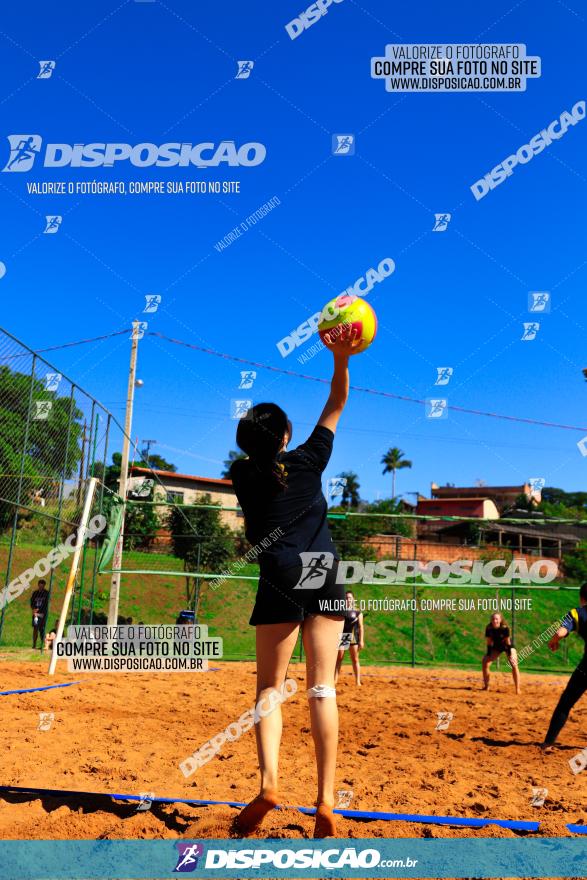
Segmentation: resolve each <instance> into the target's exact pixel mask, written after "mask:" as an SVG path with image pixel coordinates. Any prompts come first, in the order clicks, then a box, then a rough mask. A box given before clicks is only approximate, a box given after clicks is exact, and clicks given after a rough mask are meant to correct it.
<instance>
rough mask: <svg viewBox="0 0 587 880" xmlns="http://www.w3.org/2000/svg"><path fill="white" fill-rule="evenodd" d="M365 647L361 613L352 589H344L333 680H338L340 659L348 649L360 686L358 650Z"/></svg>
mask: <svg viewBox="0 0 587 880" xmlns="http://www.w3.org/2000/svg"><path fill="white" fill-rule="evenodd" d="M364 647H365V628H364V624H363V614H362V612H361V611H358V610H357V607H356V601H355V597H354V594H353V592H352V590H347V591H346V611H345V613H344V624H343V628H342V635H341V637H340V645H339V646H338V657H337V658H336V671H335V673H334V681H335V682H338V676H339V675H340V669H341V666H342V661H343V659H344V653H345V651H348V652H349V654H350V657H351V663H352V664H353V672H354V674H355V682H356V684H357V687H361V664H360V662H359V651H362V650H363V648H364Z"/></svg>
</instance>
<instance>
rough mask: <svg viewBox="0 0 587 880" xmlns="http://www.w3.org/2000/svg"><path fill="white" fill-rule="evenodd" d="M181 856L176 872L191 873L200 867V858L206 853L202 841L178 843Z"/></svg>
mask: <svg viewBox="0 0 587 880" xmlns="http://www.w3.org/2000/svg"><path fill="white" fill-rule="evenodd" d="M175 845H176V847H177V849H178V851H179V856H178V857H177V864H176V866H175V868H174V869H173V873H174V874H189V873H191V872H192V871H195V870H196V868H197V867H198V859H199V858H200V856H201V855H203V853H204V847H203V846H202V844H201V843H176V844H175Z"/></svg>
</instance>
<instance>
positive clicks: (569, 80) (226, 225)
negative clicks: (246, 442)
mask: <svg viewBox="0 0 587 880" xmlns="http://www.w3.org/2000/svg"><path fill="white" fill-rule="evenodd" d="M304 5H305V3H304V2H297V0H296V2H293V0H287V2H284V3H282V4H267V3H259V4H243V3H240V2H238V3H237V2H233V0H227V2H224V3H222V4H194V3H189V2H186V0H169V2H167V0H166V2H154V3H137V2H124V3H121V4H119V3H118V2H112V3H98V2H93V3H92V2H90V3H84V4H79V3H76V4H73V3H59V4H46V3H44V2H37V0H35V2H29V3H27V4H10V8H7V9H5V10H4V13H3V24H2V35H1V36H0V45H1V46H2V56H3V64H2V74H1V78H2V84H1V91H0V103H1V109H2V114H1V118H2V125H1V128H2V131H0V144H1V145H2V146H1V148H0V149H2V150H3V151H4V152H3V153H2V156H0V158H1V159H2V164H3V165H4V164H5V161H6V159H7V158H8V149H7V146H8V142H7V140H6V136H7V135H8V134H13V133H23V132H24V133H38V134H40V135H42V137H43V139H44V142H52V143H61V142H63V143H89V142H94V141H95V142H126V143H131V144H136V143H140V142H143V141H145V142H150V143H155V144H161V143H165V142H167V141H181V142H193V143H198V142H201V141H208V140H210V141H219V140H221V139H229V140H230V139H234V140H236V141H237V142H239V143H240V142H244V141H259V142H261V143H263V144H265V145H266V147H267V158H266V159H265V161H264V163H263V164H262V165H260V166H259V167H257V168H250V169H238V168H237V169H224V170H223V169H208V170H198V169H196V168H194V167H191V168H189V169H180V168H172V169H156V168H145V169H137V168H133V167H132V166H130V165H129V164H128V163H124V164H120V166H119V167H115V168H114V169H104V168H99V169H71V168H65V169H43V168H42V167H35V168H33V169H32V170H31V171H30V172H28V173H22V174H0V185H1V193H2V200H3V206H4V210H3V212H2V219H3V230H2V244H1V253H0V259H1V260H3V261H4V262H5V264H6V266H7V273H6V275H5V277H4V278H2V279H1V280H0V294H1V297H2V300H1V301H2V324H3V325H4V326H5V327H6V328H7V329H9V330H10V331H11V332H13V333H14V334H16V335H17V336H18V337H20V338H21V339H22V340H23V341H25V342H26V343H27V344H29V345H30V346H31V347H33V348H44V347H47V346H50V345H58V344H60V343H63V342H70V341H73V340H77V339H81V338H83V337H90V336H96V335H99V334H103V333H109V332H111V331H114V330H118V329H120V328H122V327H124V326H127V325H129V324H130V321H131V320H132V319H133V318H137V317H138V318H141V317H143V318H144V317H145V316H142V315H141V311H142V309H143V306H144V296H145V294H148V293H158V294H160V295H161V296H162V297H163V301H162V305H161V307H160V309H159V311H158V313H157V314H156V315H152V316H146V318H147V320H149V324H150V329H152V330H157V331H160V332H162V333H165V334H168V335H170V336H173V337H177V338H179V339H183V340H186V341H189V342H193V343H196V344H200V345H205V346H209V347H212V348H215V349H217V350H220V351H223V352H227V353H229V354H234V355H238V356H241V357H245V358H250V359H253V360H258V361H262V362H265V363H268V364H271V365H274V366H280V367H282V366H283V367H286V368H288V369H293V370H299V371H302V372H307V373H310V374H312V375H316V376H328V375H329V371H330V357H329V355H328V354H327V353H325V352H322V353H321V354H319V355H318V356H316V357H315V358H314V359H313V360H311V361H310V363H309V364H306V365H305V366H303V367H302V366H300V364H298V363H297V362H296V355H295V354H294V355H291V356H290V357H289V358H287V359H285V360H283V359H282V358H281V356H280V354H279V352H278V351H277V348H276V342H277V341H278V340H279V339H281V338H282V337H283V336H285V335H286V334H287V333H288V332H289V331H290V330H291V329H292V328H294V327H296V326H297V325H298V324H300V323H301V322H302V321H303V320H305V319H306V318H307V317H308V316H309V315H310V314H312V313H313V312H315V311H317V310H318V309H320V308H321V307H322V305H323V304H324V303H325V302H326V301H327V300H328V299H330V298H331V297H332V296H334V295H335V294H336V293H338V292H339V291H341V290H343V289H344V288H345V287H347V286H348V285H349V284H351V283H352V282H354V281H355V280H356V279H357V278H358V277H359V276H360V275H362V274H363V273H364V271H365V270H366V269H367V268H369V267H371V266H373V265H377V263H378V262H379V260H380V259H382V258H383V257H386V256H388V257H392V258H393V259H394V260H395V262H396V267H397V268H396V271H395V273H394V275H393V276H392V277H390V278H388V279H387V280H386V281H385V282H384V283H383V284H381V285H379V286H376V288H375V289H374V291H373V292H372V294H371V296H370V302H371V303H372V305H373V306H374V308H375V309H376V311H377V315H378V318H379V334H378V337H377V339H376V341H375V343H374V344H373V346H372V347H371V349H370V350H369V352H367V353H365V354H363V355H360V356H357V357H356V358H353V360H352V381H353V382H355V383H356V384H358V385H361V386H367V387H371V388H376V389H381V390H384V391H389V392H393V393H397V394H403V395H408V396H412V397H416V398H428V397H435V396H439V397H442V396H447V397H448V399H449V403H450V404H454V405H457V406H463V407H469V408H473V409H478V410H490V411H494V412H499V413H504V414H507V415H517V416H526V417H529V418H535V419H540V420H547V421H554V422H562V423H565V424H571V425H579V426H581V425H584V426H587V414H586V412H585V401H586V399H587V397H586V395H587V386H586V385H585V382H584V380H583V378H582V376H581V368H582V367H584V366H587V354H586V352H585V332H586V327H587V315H586V309H585V283H586V279H587V262H586V261H585V197H586V194H587V170H586V163H585V158H584V157H585V146H586V142H587V121H584V122H580V123H579V124H577V125H576V126H575V127H572V128H570V129H569V131H568V133H567V134H566V135H565V137H564V138H562V139H561V140H560V141H557V142H556V143H553V145H552V146H551V147H549V148H548V149H546V150H545V151H544V152H543V153H541V154H540V155H537V156H536V157H535V158H534V159H533V160H532V161H531V162H529V163H528V164H527V165H524V166H520V167H518V168H517V169H516V170H515V173H514V175H513V176H512V177H511V178H509V179H508V180H506V182H505V183H503V184H502V185H501V186H499V187H497V188H496V189H495V190H494V191H492V192H490V193H489V194H488V195H487V197H486V198H484V199H483V200H481V201H480V202H476V201H475V199H474V198H473V196H472V194H471V192H470V189H469V187H470V185H471V184H472V183H474V182H475V181H476V180H477V179H478V178H480V177H482V176H483V175H484V174H485V173H486V172H488V171H489V170H490V169H491V168H493V167H494V166H495V165H497V164H498V163H499V162H501V161H502V160H503V159H505V158H506V157H507V156H508V155H509V154H510V153H514V152H515V151H516V150H517V149H518V148H519V147H520V146H522V145H523V144H525V143H527V142H528V140H529V139H530V137H532V135H534V134H535V133H536V132H538V131H539V130H540V129H542V128H544V127H545V126H546V125H548V123H550V122H551V121H552V120H553V119H555V118H556V117H558V116H560V114H561V113H562V111H563V110H570V108H571V107H572V106H573V105H574V104H575V103H576V102H577V101H579V100H581V99H585V98H587V88H586V87H585V78H584V72H583V68H584V57H585V36H586V34H585V31H586V23H587V22H586V18H587V13H585V10H584V9H583V8H582V7H581V5H580V4H578V3H577V2H574V0H570V5H568V4H567V3H562V2H554V0H544V2H540V3H538V2H520V3H512V0H498V2H496V3H493V4H491V5H490V6H489V7H487V6H486V5H474V4H470V3H464V2H460V3H452V4H449V5H448V6H447V5H446V4H438V3H433V2H431V0H427V2H416V3H412V4H400V5H392V4H389V3H386V2H382V0H360V2H354V0H344V2H342V3H339V4H333V5H332V6H330V7H329V9H328V13H327V15H325V16H324V17H323V18H322V19H321V20H320V21H318V22H317V23H316V24H315V25H314V26H313V27H311V28H310V29H309V30H307V31H306V32H304V33H303V34H302V35H301V36H300V37H299V38H298V39H296V40H294V41H292V40H290V38H289V37H288V35H287V33H286V31H285V28H284V25H285V24H286V23H287V22H288V21H289V20H290V19H292V18H294V16H296V15H297V14H298V13H299V12H300V11H301V9H302V7H303V6H304ZM572 7H573V8H572ZM482 41H485V42H497V43H498V42H521V43H526V45H527V49H528V54H530V55H539V56H541V58H542V71H543V72H542V77H541V78H540V79H534V80H529V81H528V83H527V90H526V92H524V93H520V94H444V95H443V94H438V93H431V94H405V95H398V94H390V93H388V92H386V91H385V88H384V84H383V82H381V81H379V80H372V79H371V78H370V58H371V57H372V56H374V55H382V54H384V47H385V44H386V43H388V42H404V43H415V42H428V43H437V42H472V43H473V42H482ZM40 59H56V60H57V67H56V69H55V72H54V74H53V76H52V77H51V79H47V80H37V79H36V75H37V72H38V64H37V61H38V60H40ZM245 59H251V60H254V61H255V67H254V70H253V73H252V75H251V76H250V78H249V79H247V80H237V79H235V78H234V77H235V73H236V61H237V60H245ZM332 133H354V134H355V135H356V155H354V156H349V157H332V156H331V154H330V149H331V135H332ZM92 179H96V180H127V181H129V180H142V181H147V180H164V181H167V180H185V179H193V180H208V179H210V180H224V179H236V180H240V181H241V194H240V195H225V196H213V195H208V196H203V195H201V196H196V195H190V196H186V195H184V196H181V195H162V196H151V197H149V196H131V195H127V196H106V195H94V196H75V195H73V196H70V195H66V196H35V195H29V194H27V192H26V183H27V181H33V180H37V181H43V180H65V181H78V180H92ZM275 195H277V196H278V197H279V199H280V200H281V205H280V206H279V207H277V208H276V209H275V210H274V211H273V212H271V214H269V215H268V216H267V217H266V218H265V219H264V220H262V221H261V222H260V223H259V224H258V225H257V226H256V227H255V228H254V229H252V230H251V231H249V232H248V233H247V234H246V235H244V236H243V237H242V238H240V239H239V240H238V241H236V242H235V243H234V244H232V245H231V246H230V247H229V248H228V249H226V250H225V251H223V252H221V253H218V252H217V251H216V250H215V249H214V247H213V245H214V243H215V242H216V241H217V240H218V239H220V238H222V237H223V236H224V235H225V234H226V233H228V232H229V231H230V230H231V229H232V228H233V227H234V226H235V225H237V223H239V222H241V221H243V220H244V219H245V218H246V217H247V216H248V215H249V214H250V213H251V212H252V211H254V210H255V209H257V208H258V207H259V206H260V205H261V204H263V203H264V202H265V201H267V200H268V199H269V198H271V197H272V196H275ZM443 211H450V212H452V215H453V216H452V221H451V223H450V226H449V229H448V230H447V231H446V232H444V233H432V231H431V230H432V227H433V223H434V213H435V212H443ZM53 213H55V214H62V215H63V217H64V220H63V225H62V227H61V229H60V231H59V232H58V233H57V234H56V235H43V234H39V233H41V232H42V230H43V227H44V215H45V214H53ZM531 290H548V291H551V292H552V311H551V313H550V314H549V315H545V316H543V317H542V318H540V321H541V325H542V326H541V330H540V332H539V335H538V337H537V338H536V340H534V341H532V342H522V341H521V340H520V337H521V335H522V323H523V322H524V321H528V320H530V319H531V317H532V316H531V315H529V314H528V311H527V296H528V292H529V291H531ZM129 345H130V343H129V342H128V340H127V339H126V338H125V337H117V338H116V339H113V340H109V341H105V342H101V343H98V344H93V345H92V346H87V347H82V348H74V349H69V350H65V351H61V352H56V353H55V354H53V355H51V359H52V360H53V362H54V363H55V365H56V366H57V367H58V368H60V369H62V370H63V371H64V372H67V373H68V374H70V375H71V376H72V377H73V378H74V379H75V380H76V381H77V382H78V383H79V384H80V385H82V386H83V387H85V388H87V389H88V390H89V391H90V392H91V393H92V394H94V395H95V396H96V397H98V398H99V399H100V400H102V401H103V402H104V403H105V404H106V405H108V406H109V407H110V408H111V409H112V411H113V412H114V413H115V414H116V415H117V416H119V417H120V418H122V416H123V409H124V406H123V401H124V397H125V389H126V374H127V363H128V352H129ZM306 347H307V346H302V347H301V348H300V349H299V350H298V352H297V353H298V354H299V353H300V352H302V351H304V350H305V348H306ZM437 366H453V367H454V376H453V378H452V380H451V383H450V385H449V386H448V387H447V388H446V389H445V391H446V395H445V394H444V393H443V390H442V389H439V388H435V387H434V380H435V377H436V367H437ZM139 376H140V377H141V378H142V379H143V380H144V386H143V387H142V388H141V389H140V390H139V391H138V392H137V398H136V412H135V423H134V429H133V435H135V436H139V437H141V438H153V439H156V440H157V441H158V445H156V446H154V447H153V451H156V452H159V453H160V454H162V455H164V456H165V457H166V458H168V459H170V460H171V461H173V462H175V463H176V464H177V466H178V467H179V469H180V470H182V471H187V472H191V473H199V474H202V475H205V476H218V475H219V472H220V468H221V465H220V462H221V461H222V459H224V458H225V456H226V453H227V451H228V449H230V448H231V447H234V440H233V435H234V429H235V422H234V421H232V420H231V419H230V400H231V398H239V397H243V396H247V395H246V394H243V392H240V391H239V390H238V387H237V386H238V381H239V378H240V376H239V367H238V366H237V365H236V364H231V363H230V362H227V361H222V360H219V359H215V358H212V357H209V356H207V355H204V354H201V353H197V352H191V351H188V350H185V349H181V348H178V347H174V346H170V345H169V344H168V343H164V342H161V341H160V340H156V339H153V338H146V339H145V340H143V341H142V342H141V343H140V350H139ZM252 394H253V398H254V399H255V400H257V401H258V400H262V399H274V400H276V401H277V402H279V403H280V404H281V405H283V406H284V407H285V408H286V409H287V410H288V412H289V413H290V415H291V418H292V420H293V422H294V428H295V439H296V440H298V441H299V440H302V439H304V437H305V435H306V434H307V433H308V432H309V430H310V429H311V426H312V424H313V422H314V420H315V419H316V418H317V416H318V414H319V412H320V409H321V406H322V403H323V400H324V397H325V394H326V389H325V388H324V387H322V386H319V385H314V384H312V383H308V382H304V381H302V380H299V379H295V378H291V377H287V376H276V375H275V374H271V373H265V372H262V371H259V373H258V378H257V381H256V384H255V387H254V389H253V393H252ZM583 434H587V428H586V430H585V431H582V432H581V431H579V432H573V431H564V430H556V429H551V428H542V427H533V426H529V425H523V424H517V423H510V422H506V421H496V420H493V419H489V418H482V417H475V416H470V415H461V414H459V413H455V412H451V413H450V415H449V418H448V419H446V420H442V421H434V420H430V419H427V418H426V417H425V412H424V408H423V407H421V406H417V405H415V404H411V403H404V402H401V401H395V400H387V399H383V398H377V397H371V396H367V395H362V394H358V393H357V394H354V395H353V396H352V398H351V400H350V402H349V406H348V411H347V412H346V413H345V415H344V419H343V421H342V423H341V427H340V433H339V436H338V437H337V442H336V445H335V453H334V457H333V460H332V463H331V466H330V468H329V475H334V474H336V473H338V472H339V471H341V470H343V469H352V470H355V471H356V472H357V473H358V474H359V477H360V482H361V490H362V495H363V496H364V497H365V498H375V497H377V495H378V494H379V495H380V496H385V495H388V494H389V493H390V489H391V480H390V477H389V476H386V477H382V475H381V466H380V463H379V462H380V459H381V456H382V454H383V453H384V452H385V450H386V449H387V448H389V447H390V446H399V447H400V448H401V449H402V450H404V452H405V454H406V456H407V457H408V458H410V459H411V460H412V461H413V464H414V466H413V469H412V470H411V471H403V472H402V473H401V474H400V475H399V476H398V486H397V489H398V492H409V491H416V490H418V491H420V492H423V493H425V494H428V490H429V485H430V481H432V480H434V481H436V482H438V483H445V482H447V481H450V482H453V483H456V484H457V485H458V484H465V485H470V484H472V483H473V482H474V481H475V480H476V479H477V478H480V479H483V480H485V481H486V482H487V483H488V484H492V483H494V484H495V483H497V484H515V483H522V482H524V480H525V479H527V478H528V477H535V476H542V477H544V478H545V479H546V481H547V484H549V485H555V486H561V487H563V488H566V489H569V490H571V489H582V488H584V482H585V480H584V477H585V473H586V469H587V458H582V457H581V455H580V454H579V452H578V450H577V447H576V443H577V441H578V440H580V439H581V437H582V436H583ZM170 447H172V448H170ZM174 450H176V451H174Z"/></svg>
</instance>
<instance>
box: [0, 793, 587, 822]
mask: <svg viewBox="0 0 587 880" xmlns="http://www.w3.org/2000/svg"><path fill="white" fill-rule="evenodd" d="M1 792H7V793H13V794H37V795H40V796H49V797H102V798H111V799H112V800H116V801H117V800H120V801H122V800H125V801H142V800H144V798H143V797H141V796H140V795H136V794H110V793H108V792H96V791H65V790H61V789H53V788H21V787H18V786H14V785H0V793H1ZM150 800H151V801H153V802H154V803H162V804H192V805H195V806H202V807H207V806H226V807H244V806H246V804H244V803H241V802H240V801H210V800H199V799H195V798H178V797H153V798H150ZM277 809H278V810H279V809H295V810H298V811H299V812H300V813H304V814H306V815H308V816H313V815H314V813H315V812H316V808H315V807H289V808H287V807H285V808H284V807H283V806H278V807H277ZM334 812H335V813H337V814H338V815H339V816H343V817H344V818H345V819H370V820H379V821H383V822H390V821H400V822H402V821H403V822H420V823H423V824H430V825H455V826H461V827H465V828H485V827H487V826H488V825H499V826H501V827H502V828H510V829H511V830H512V831H538V829H539V828H540V822H525V821H521V820H509V819H476V818H471V819H469V818H466V817H462V816H424V815H419V814H410V813H375V812H369V811H363V810H334ZM567 827H568V828H569V830H571V831H576V832H577V833H584V834H587V826H581V825H568V826H567ZM578 829H583V831H579V830H578Z"/></svg>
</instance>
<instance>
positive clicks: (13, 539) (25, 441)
mask: <svg viewBox="0 0 587 880" xmlns="http://www.w3.org/2000/svg"><path fill="white" fill-rule="evenodd" d="M36 366H37V356H36V355H35V354H33V361H32V365H31V385H30V388H29V397H28V403H27V414H26V423H25V429H24V439H23V444H22V455H21V458H20V474H19V478H18V489H17V493H16V502H15V507H14V518H13V520H12V534H11V537H10V547H9V549H8V560H7V563H6V584H9V583H10V574H11V572H12V556H13V552H14V545H15V543H16V529H17V526H18V508H19V505H20V495H21V492H22V484H23V481H24V465H25V460H26V452H27V447H28V441H29V427H30V423H31V409H32V402H33V389H34V387H35V370H36ZM5 612H6V605H5V604H3V605H2V611H0V641H1V639H2V631H3V629H4V614H5Z"/></svg>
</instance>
